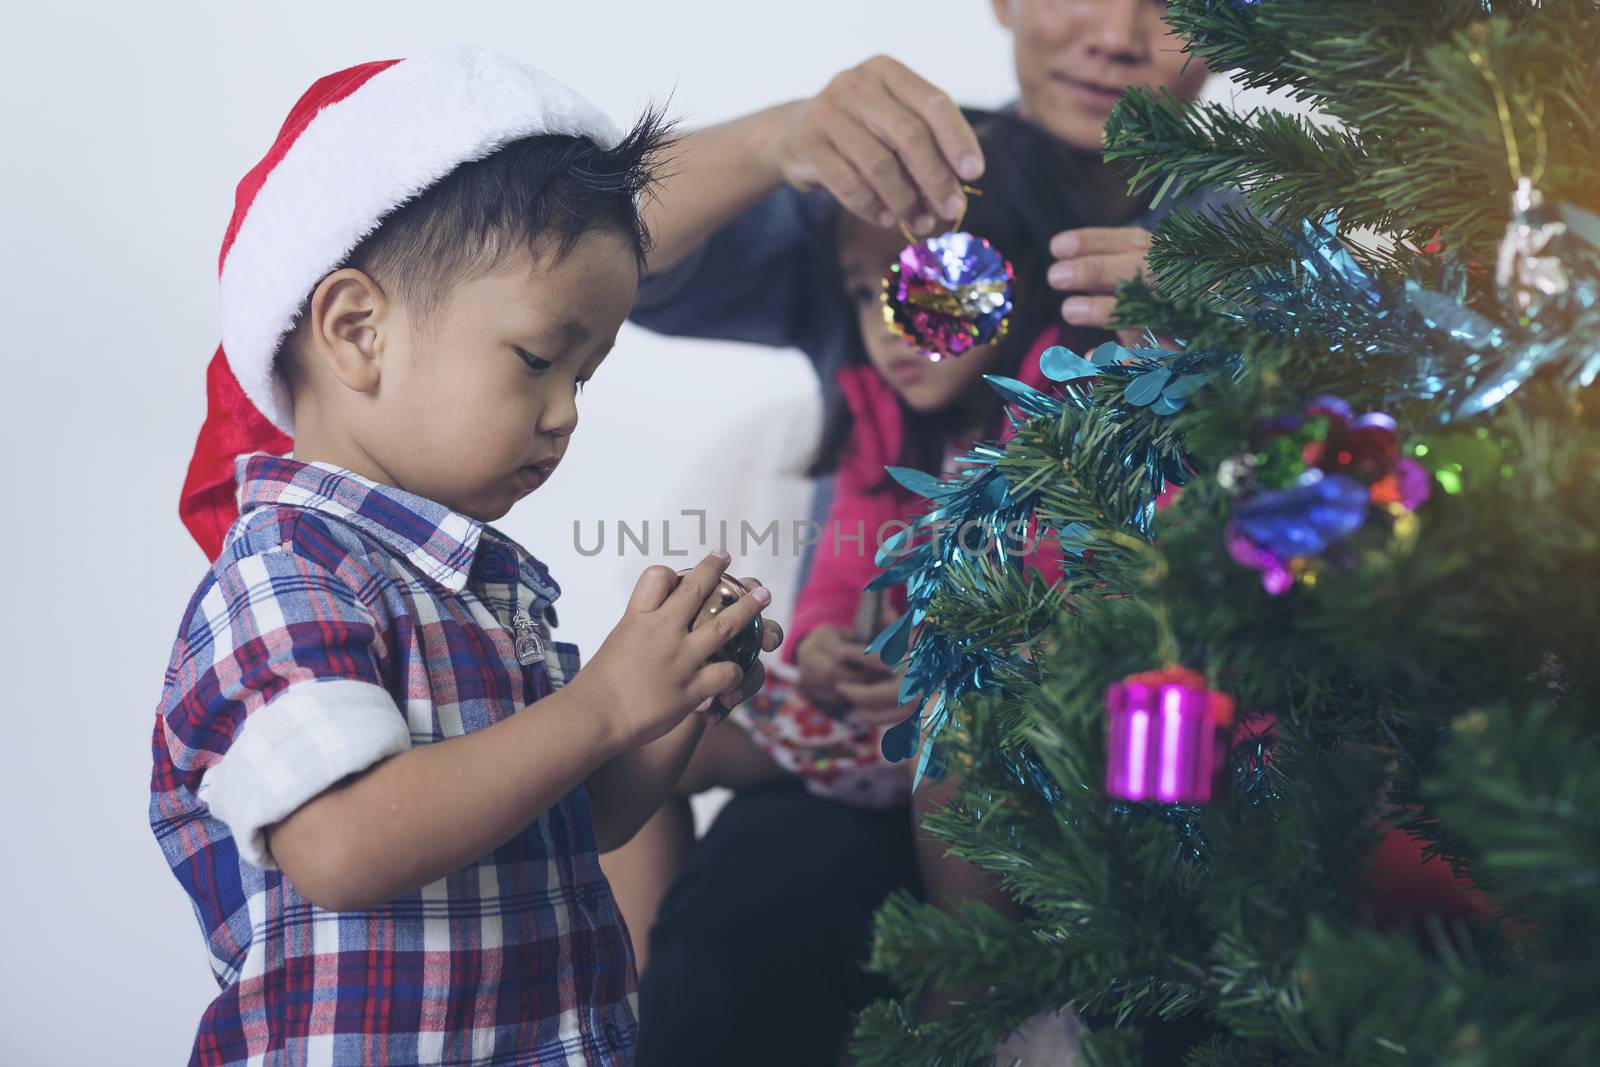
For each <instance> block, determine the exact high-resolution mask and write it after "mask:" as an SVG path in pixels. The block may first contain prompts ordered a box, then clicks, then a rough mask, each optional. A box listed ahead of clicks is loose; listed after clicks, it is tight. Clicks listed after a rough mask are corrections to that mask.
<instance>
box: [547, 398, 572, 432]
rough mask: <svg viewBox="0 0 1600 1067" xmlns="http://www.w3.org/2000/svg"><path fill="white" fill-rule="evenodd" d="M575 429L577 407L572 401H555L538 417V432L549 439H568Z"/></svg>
mask: <svg viewBox="0 0 1600 1067" xmlns="http://www.w3.org/2000/svg"><path fill="white" fill-rule="evenodd" d="M577 428H578V405H577V404H576V403H575V402H574V401H572V400H561V401H556V402H554V403H552V404H551V405H550V406H548V407H546V408H545V409H544V412H543V413H542V414H541V415H540V416H539V423H538V430H539V432H540V433H543V434H549V435H550V436H551V437H568V436H570V435H571V434H572V431H573V430H576V429H577Z"/></svg>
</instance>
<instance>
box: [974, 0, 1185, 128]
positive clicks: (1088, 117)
mask: <svg viewBox="0 0 1600 1067" xmlns="http://www.w3.org/2000/svg"><path fill="white" fill-rule="evenodd" d="M992 2H993V4H994V12H995V15H996V17H997V18H999V20H1000V23H1001V25H1003V26H1005V27H1006V28H1007V29H1009V30H1010V31H1011V38H1012V41H1013V51H1014V58H1015V61H1016V68H1017V84H1018V86H1019V87H1020V89H1021V91H1022V98H1021V105H1020V108H1021V112H1022V116H1023V117H1024V118H1026V119H1028V120H1030V121H1031V122H1033V123H1035V124H1036V125H1039V126H1042V127H1044V128H1045V129H1047V130H1049V131H1050V132H1051V133H1053V134H1055V135H1056V136H1057V137H1059V138H1060V139H1061V140H1063V141H1065V142H1066V143H1068V144H1070V145H1072V146H1073V147H1074V148H1080V149H1083V150H1085V151H1095V150H1097V149H1099V147H1100V131H1101V128H1102V127H1104V126H1105V124H1106V118H1107V117H1108V116H1110V114H1111V107H1112V105H1113V104H1115V103H1116V102H1117V97H1118V96H1120V95H1122V90H1124V89H1126V88H1127V87H1128V86H1130V85H1142V86H1148V87H1150V88H1154V89H1166V90H1168V91H1169V92H1171V93H1172V95H1173V96H1176V97H1177V98H1178V99H1180V100H1191V99H1193V98H1194V97H1195V95H1196V94H1198V93H1199V92H1200V87H1201V85H1202V84H1204V82H1205V80H1206V76H1207V74H1208V73H1209V72H1208V71H1207V70H1206V65H1205V63H1204V61H1202V60H1200V59H1198V58H1191V57H1190V56H1188V55H1186V54H1185V53H1184V52H1183V45H1184V38H1182V37H1179V36H1177V35H1176V34H1174V33H1172V32H1170V30H1169V28H1168V26H1167V24H1166V23H1165V22H1164V21H1162V16H1163V15H1165V14H1166V10H1167V5H1166V3H1165V2H1164V0H992Z"/></svg>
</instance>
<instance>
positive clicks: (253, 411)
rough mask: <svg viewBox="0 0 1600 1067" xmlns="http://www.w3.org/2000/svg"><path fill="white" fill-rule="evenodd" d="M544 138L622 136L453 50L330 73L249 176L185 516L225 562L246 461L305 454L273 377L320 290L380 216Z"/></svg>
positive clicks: (500, 69)
mask: <svg viewBox="0 0 1600 1067" xmlns="http://www.w3.org/2000/svg"><path fill="white" fill-rule="evenodd" d="M536 134H570V135H576V136H582V137H588V138H590V139H591V140H593V141H595V142H596V143H598V144H600V145H601V146H602V147H605V148H611V147H613V146H615V145H616V144H617V142H618V141H620V140H621V138H622V133H621V131H620V130H619V129H618V128H617V126H616V125H615V124H614V123H613V122H612V121H611V120H610V119H609V118H607V117H606V116H605V114H604V113H602V112H601V111H600V110H599V109H598V108H596V107H595V106H594V105H593V104H591V103H589V102H588V101H587V100H585V99H584V98H583V97H581V96H579V95H578V94H577V93H575V92H573V91H572V90H571V89H570V88H568V87H567V86H566V85H563V84H562V83H561V82H559V81H556V80H555V79H554V78H552V77H550V76H549V75H547V74H543V73H541V72H539V71H537V70H533V69H532V68H530V67H526V66H524V65H523V64H521V63H519V62H517V61H516V60H514V59H511V58H510V57H508V56H503V55H499V54H497V53H495V52H491V51H488V50H486V49H482V48H452V49H447V50H440V51H435V52H427V53H423V54H421V55H417V56H414V57H412V58H410V59H389V60H381V61H378V62H374V63H362V64H360V65H359V66H354V67H348V68H346V69H345V70H341V71H338V72H336V73H334V74H329V75H328V76H326V77H324V78H319V79H318V80H317V81H316V82H315V83H314V84H313V85H312V86H311V88H309V89H307V90H306V92H305V95H304V96H302V97H300V99H299V100H298V101H297V102H296V103H295V105H294V108H293V109H292V110H291V111H290V112H289V117H288V119H287V120H285V122H284V124H283V128H282V129H281V130H279V131H278V136H277V139H276V140H275V141H273V143H272V147H271V148H270V149H268V151H267V154H266V155H265V156H264V157H262V159H261V162H259V163H257V164H256V165H255V166H254V167H252V168H251V170H250V172H249V173H248V174H246V175H245V176H244V178H243V179H242V180H241V181H240V182H239V188H238V192H237V194H236V196H235V200H234V209H233V218H232V220H231V221H230V222H229V223H228V231H227V233H226V234H225V235H224V236H223V238H222V255H221V257H220V259H219V261H218V270H219V271H220V273H221V280H222V344H221V345H220V346H219V347H218V348H217V351H216V355H215V356H213V357H212V359H211V365H210V367H209V368H208V369H207V371H206V419H205V423H204V424H203V425H202V426H201V428H200V435H199V438H198V439H197V440H196V442H195V449H194V456H193V458H192V459H191V460H190V462H189V473H188V476H187V477H186V478H185V479H184V484H183V495H182V498H181V500H180V502H179V505H178V512H179V514H180V516H181V517H182V518H183V522H184V525H186V526H187V527H188V528H189V532H190V533H192V534H193V535H194V538H195V540H196V541H198V542H199V543H200V547H201V548H203V549H205V552H206V555H207V556H208V557H210V558H212V559H215V558H216V557H217V555H218V554H219V553H220V552H221V550H222V542H223V537H224V535H225V534H226V533H227V530H228V527H229V526H230V525H232V523H233V520H234V519H235V518H236V517H237V516H238V504H237V491H238V487H237V486H236V485H235V484H234V461H235V460H236V459H237V457H238V456H240V455H243V454H245V453H247V452H258V451H265V452H273V453H284V452H287V451H289V450H290V449H291V448H292V447H293V443H294V442H293V434H294V411H293V406H292V404H291V403H290V398H289V396H288V394H287V392H286V390H285V389H284V386H283V383H282V382H281V381H280V380H278V378H277V376H276V375H274V374H273V373H272V360H273V356H274V355H275V354H276V353H277V351H278V344H279V342H280V341H281V340H282V339H283V336H284V334H286V333H287V332H288V331H289V330H290V329H291V328H292V327H293V326H294V320H295V315H296V314H297V313H298V311H299V309H300V306H301V305H302V304H303V303H304V302H305V299H306V297H307V296H309V295H310V293H311V290H312V289H314V288H315V287H316V285H317V283H318V282H319V281H321V280H322V279H323V278H324V277H325V276H326V275H327V274H329V273H330V272H331V271H333V270H335V269H337V268H338V267H339V265H340V264H341V263H343V262H344V260H345V258H346V257H347V256H348V255H349V254H350V252H351V251H352V250H353V249H354V248H355V247H356V245H357V244H359V243H360V241H361V240H362V238H364V237H366V236H367V235H368V234H370V233H371V232H372V231H373V230H374V229H376V228H377V226H378V223H379V221H380V220H382V219H383V217H384V216H385V215H388V214H389V213H390V212H391V211H393V210H394V209H395V208H397V207H399V206H401V205H402V204H404V203H406V202H407V201H408V200H411V199H412V198H413V197H415V196H417V195H418V194H419V193H421V192H422V191H423V190H425V189H427V188H428V187H429V186H430V185H433V184H434V183H435V182H437V181H438V180H439V179H441V178H443V177H444V176H445V175H447V174H449V173H450V172H451V171H452V170H454V169H455V168H456V167H458V166H460V165H461V164H462V163H467V162H470V161H472V160H475V159H482V158H483V157H485V156H487V155H489V154H491V153H492V152H494V151H495V149H497V148H499V147H501V146H502V145H505V144H507V143H508V142H511V141H515V140H519V139H521V138H524V137H531V136H534V135H536Z"/></svg>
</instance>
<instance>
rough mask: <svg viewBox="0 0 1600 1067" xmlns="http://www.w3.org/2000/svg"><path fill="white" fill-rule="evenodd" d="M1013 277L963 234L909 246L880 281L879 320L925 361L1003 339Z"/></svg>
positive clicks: (1000, 259) (987, 247) (979, 241)
mask: <svg viewBox="0 0 1600 1067" xmlns="http://www.w3.org/2000/svg"><path fill="white" fill-rule="evenodd" d="M1015 284H1016V272H1015V271H1013V270H1012V269H1011V264H1010V263H1008V262H1007V261H1006V259H1005V257H1004V256H1002V255H1001V254H1000V253H999V252H997V251H996V250H995V248H994V246H993V245H991V244H990V243H989V242H988V241H985V240H984V239H983V238H982V237H978V236H975V235H973V234H970V233H966V232H963V231H957V232H954V233H945V234H940V235H939V236H937V237H930V238H928V239H927V240H925V241H913V242H912V243H911V244H908V245H906V247H905V248H904V249H902V250H901V252H900V257H899V259H898V260H897V261H896V262H895V264H894V265H893V266H891V267H890V268H889V272H888V273H887V274H885V275H884V277H883V319H884V321H885V322H886V323H888V325H889V328H890V329H891V330H893V331H894V332H895V333H897V334H899V335H900V336H901V337H904V338H905V339H906V340H907V341H908V342H910V343H911V344H912V345H913V346H915V347H916V349H917V351H919V352H921V353H922V354H923V355H925V356H927V357H928V358H929V359H930V360H933V361H938V360H940V359H943V358H944V357H946V356H959V355H961V353H963V352H965V351H967V350H968V349H970V348H972V347H973V346H974V345H982V344H988V343H989V342H991V341H998V340H1000V339H1001V338H1003V337H1004V336H1005V335H1006V326H1007V324H1008V322H1009V317H1010V315H1011V294H1012V289H1013V287H1014V286H1015Z"/></svg>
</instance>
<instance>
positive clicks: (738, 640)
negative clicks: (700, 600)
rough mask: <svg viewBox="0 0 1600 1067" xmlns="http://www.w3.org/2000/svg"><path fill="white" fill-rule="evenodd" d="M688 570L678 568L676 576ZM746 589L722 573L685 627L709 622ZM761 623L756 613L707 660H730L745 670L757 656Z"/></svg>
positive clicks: (698, 626) (693, 626) (731, 577)
mask: <svg viewBox="0 0 1600 1067" xmlns="http://www.w3.org/2000/svg"><path fill="white" fill-rule="evenodd" d="M688 573H689V571H687V570H682V571H679V572H678V577H679V578H682V577H684V576H685V575H687V574H688ZM748 592H750V587H749V586H747V585H745V584H744V583H743V582H741V581H740V580H739V579H737V578H735V577H733V576H732V575H729V574H724V575H722V577H721V578H720V579H719V580H718V582H717V588H716V589H715V590H713V591H712V593H711V595H710V596H709V597H707V598H706V601H705V603H704V604H701V605H700V611H699V613H698V614H696V615H695V617H694V622H693V623H691V624H690V626H689V629H690V630H698V629H699V628H700V627H702V626H705V625H707V624H709V623H710V622H711V621H712V620H713V619H715V618H716V617H717V616H718V615H719V614H721V613H722V612H723V611H724V610H725V609H727V608H730V607H732V606H733V605H734V604H737V603H738V602H739V600H740V598H742V597H743V596H744V595H745V594H746V593H748ZM762 625H763V624H762V620H761V616H760V615H757V616H756V617H755V619H754V620H752V621H751V623H750V625H749V626H746V627H745V628H744V629H743V630H741V631H740V632H739V633H738V634H736V635H735V636H734V637H733V638H732V639H731V640H729V641H728V643H727V644H725V645H723V646H722V648H720V649H719V650H717V651H716V652H715V653H713V654H712V656H711V661H712V662H713V663H732V664H734V665H735V666H737V667H738V668H739V669H740V670H742V671H748V670H749V669H750V668H751V667H753V666H755V662H756V660H757V659H759V658H760V656H761V634H762Z"/></svg>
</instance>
